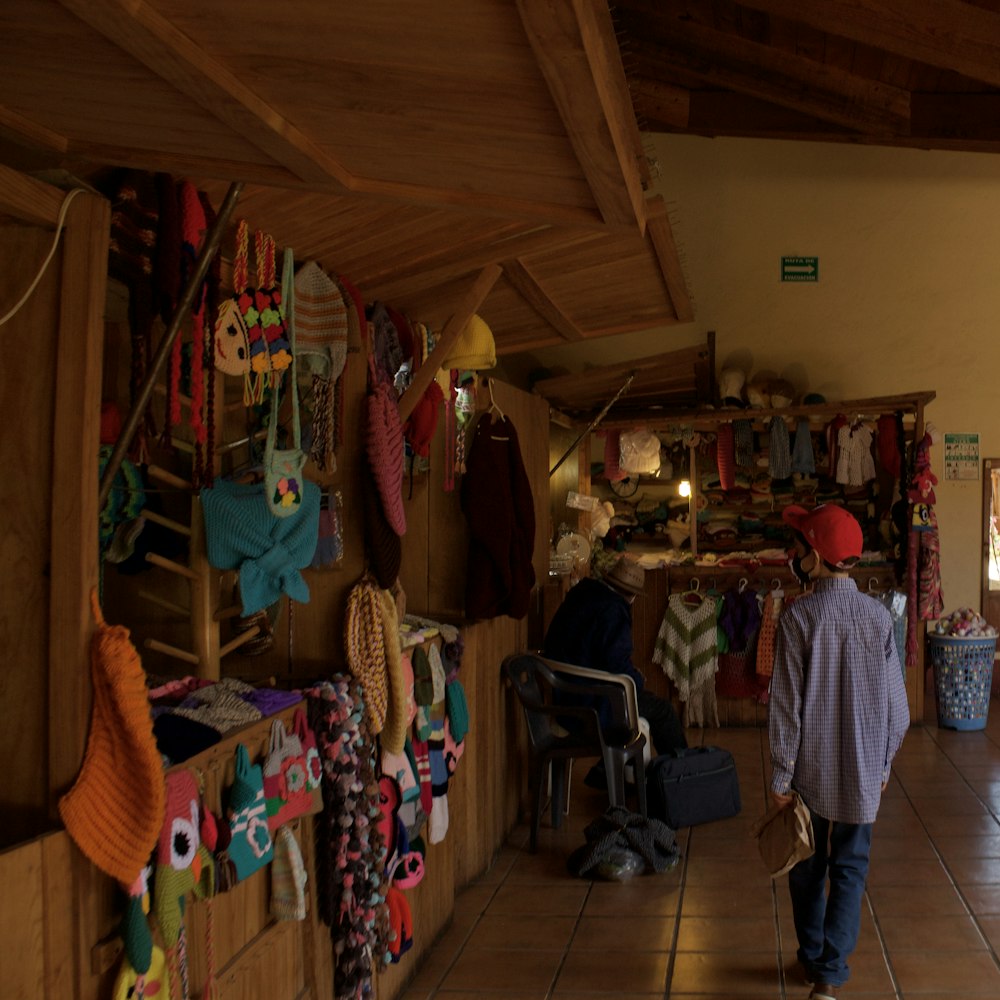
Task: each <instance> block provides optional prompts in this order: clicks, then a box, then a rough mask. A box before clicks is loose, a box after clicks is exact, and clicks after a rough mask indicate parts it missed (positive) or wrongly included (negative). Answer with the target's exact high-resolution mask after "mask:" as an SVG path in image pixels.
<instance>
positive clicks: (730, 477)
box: [715, 424, 736, 490]
mask: <svg viewBox="0 0 1000 1000" xmlns="http://www.w3.org/2000/svg"><path fill="white" fill-rule="evenodd" d="M715 447H716V464H717V465H718V469H719V485H720V486H721V487H722V488H723V489H724V490H731V489H732V488H733V487H734V486H735V485H736V452H735V447H736V446H735V440H734V432H733V425H732V424H720V425H719V432H718V439H717V440H716V443H715Z"/></svg>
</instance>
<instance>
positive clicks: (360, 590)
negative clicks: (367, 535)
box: [344, 574, 389, 734]
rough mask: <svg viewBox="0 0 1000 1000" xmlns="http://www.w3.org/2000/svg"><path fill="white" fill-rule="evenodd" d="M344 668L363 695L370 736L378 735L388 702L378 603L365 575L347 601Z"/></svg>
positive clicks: (371, 581) (375, 587) (375, 590)
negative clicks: (345, 664) (358, 685)
mask: <svg viewBox="0 0 1000 1000" xmlns="http://www.w3.org/2000/svg"><path fill="white" fill-rule="evenodd" d="M344 643H345V647H346V652H347V666H348V669H349V670H350V672H351V674H352V675H353V677H354V678H355V680H357V681H358V682H359V683H360V684H361V687H362V690H363V691H364V702H365V714H366V716H367V718H368V723H369V726H370V727H371V731H372V733H373V734H377V733H380V732H382V727H383V726H384V725H385V717H386V711H387V709H388V702H389V677H388V669H387V666H386V650H385V633H384V630H383V626H382V602H381V598H380V596H379V588H378V585H377V584H376V583H375V581H374V579H373V578H372V577H371V576H369V575H368V574H365V575H364V576H363V577H362V578H361V579H360V580H359V581H358V582H357V583H356V584H355V585H354V586H353V587H352V588H351V592H350V594H349V595H348V598H347V629H346V631H345V634H344Z"/></svg>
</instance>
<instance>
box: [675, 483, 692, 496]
mask: <svg viewBox="0 0 1000 1000" xmlns="http://www.w3.org/2000/svg"><path fill="white" fill-rule="evenodd" d="M677 492H678V493H679V494H680V495H681V496H682V497H689V496H691V483H690V482H689V481H688V480H687V479H682V480H681V481H680V485H679V486H678V487H677Z"/></svg>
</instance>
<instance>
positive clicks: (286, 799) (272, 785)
mask: <svg viewBox="0 0 1000 1000" xmlns="http://www.w3.org/2000/svg"><path fill="white" fill-rule="evenodd" d="M264 801H265V802H266V803H267V826H268V829H269V830H270V831H271V832H272V833H274V832H275V831H276V830H277V829H278V827H280V826H284V824H285V823H289V822H291V821H292V820H293V819H295V818H296V817H298V816H304V815H305V814H306V813H307V812H308V811H309V809H310V808H312V792H310V791H309V789H308V787H307V785H306V759H305V754H304V753H303V751H302V744H301V742H300V741H299V738H298V736H296V735H295V734H294V733H290V732H288V730H287V729H285V724H284V723H283V722H282V721H281V719H274V720H273V721H272V722H271V744H270V747H269V749H268V752H267V757H266V758H265V760H264Z"/></svg>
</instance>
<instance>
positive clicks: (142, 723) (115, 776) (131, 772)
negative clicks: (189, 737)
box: [59, 590, 165, 886]
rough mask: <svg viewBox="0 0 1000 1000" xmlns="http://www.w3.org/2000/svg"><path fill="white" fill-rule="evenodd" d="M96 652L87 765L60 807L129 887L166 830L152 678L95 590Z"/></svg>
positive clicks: (83, 846) (82, 844)
mask: <svg viewBox="0 0 1000 1000" xmlns="http://www.w3.org/2000/svg"><path fill="white" fill-rule="evenodd" d="M91 607H92V608H93V613H94V620H95V621H96V623H97V629H96V630H95V632H94V635H93V638H92V640H91V647H90V669H91V678H92V682H93V687H94V704H93V709H92V711H91V716H90V733H89V735H88V737H87V748H86V751H85V752H84V757H83V765H82V766H81V768H80V773H79V775H78V776H77V779H76V782H75V783H74V785H73V787H72V788H71V789H70V790H69V791H68V792H67V793H66V794H65V795H64V796H63V797H62V798H61V799H60V800H59V815H60V816H61V817H62V820H63V823H65V824H66V830H67V832H68V833H69V835H70V836H71V837H72V838H73V840H74V841H75V842H76V844H77V846H78V847H79V848H80V850H81V851H83V853H84V854H85V855H86V856H87V857H88V858H90V860H91V861H92V862H93V863H94V864H95V865H97V867H98V868H100V869H101V871H103V872H107V874H108V875H111V876H112V877H113V878H116V879H117V880H118V881H119V882H121V883H122V885H125V886H129V885H131V884H132V883H133V882H134V881H135V879H136V877H137V876H138V875H139V873H140V872H141V871H142V869H143V867H144V866H145V865H146V863H147V862H148V861H149V855H150V853H151V851H152V850H153V848H154V847H155V846H156V842H157V839H158V837H159V834H160V828H161V827H162V825H163V816H164V808H165V806H164V803H165V797H164V796H165V791H164V790H165V784H164V777H163V765H162V763H161V760H160V753H159V751H158V750H157V748H156V740H155V738H154V736H153V720H152V716H151V715H150V711H149V699H148V697H147V695H146V674H145V672H144V671H143V669H142V662H141V660H140V659H139V654H138V652H137V651H136V648H135V646H134V645H133V644H132V642H131V640H130V639H129V631H128V629H126V628H124V627H123V626H121V625H108V624H106V623H105V621H104V618H103V616H102V614H101V608H100V605H99V604H98V601H97V592H96V590H95V591H94V592H93V593H92V594H91Z"/></svg>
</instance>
